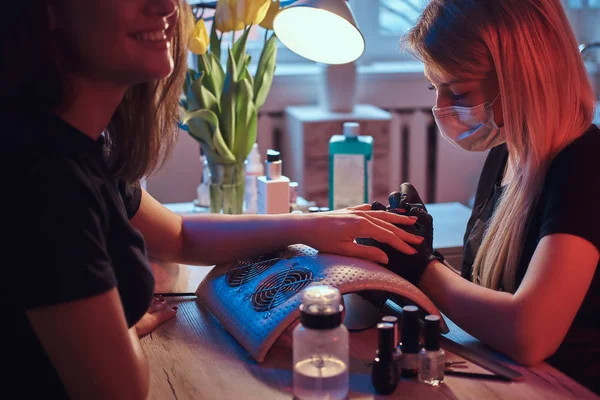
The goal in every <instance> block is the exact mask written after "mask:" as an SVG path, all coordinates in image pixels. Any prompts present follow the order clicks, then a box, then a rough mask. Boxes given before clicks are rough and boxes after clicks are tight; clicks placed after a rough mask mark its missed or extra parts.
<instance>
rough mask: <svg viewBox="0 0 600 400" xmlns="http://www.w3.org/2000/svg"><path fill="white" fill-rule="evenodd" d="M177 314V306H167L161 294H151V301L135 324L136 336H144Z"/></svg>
mask: <svg viewBox="0 0 600 400" xmlns="http://www.w3.org/2000/svg"><path fill="white" fill-rule="evenodd" d="M175 314H177V306H174V307H171V308H167V302H166V300H165V299H164V297H162V296H152V303H150V307H149V308H148V312H146V314H144V316H143V317H142V318H141V319H140V320H139V321H138V323H137V324H135V330H136V332H137V334H138V337H140V338H141V337H142V336H145V335H147V334H149V333H150V332H152V331H153V330H154V329H156V327H157V326H159V325H160V324H162V323H163V322H165V321H167V320H169V319H171V318H173V317H174V316H175Z"/></svg>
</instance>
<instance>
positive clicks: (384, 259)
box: [379, 257, 390, 264]
mask: <svg viewBox="0 0 600 400" xmlns="http://www.w3.org/2000/svg"><path fill="white" fill-rule="evenodd" d="M388 262H390V259H389V258H387V257H385V258H382V259H381V261H379V263H381V264H387V263H388Z"/></svg>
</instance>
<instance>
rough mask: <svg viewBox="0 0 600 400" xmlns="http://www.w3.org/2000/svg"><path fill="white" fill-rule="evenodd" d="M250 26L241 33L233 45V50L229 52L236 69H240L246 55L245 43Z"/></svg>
mask: <svg viewBox="0 0 600 400" xmlns="http://www.w3.org/2000/svg"><path fill="white" fill-rule="evenodd" d="M251 27H252V25H250V26H249V27H247V28H246V29H245V30H244V33H242V36H240V38H239V39H238V40H236V42H235V43H234V44H233V48H232V49H231V51H232V52H233V57H234V58H233V59H234V60H235V65H236V66H237V67H238V68H241V66H242V63H243V62H244V56H245V54H246V42H247V41H248V34H249V33H250V28H251Z"/></svg>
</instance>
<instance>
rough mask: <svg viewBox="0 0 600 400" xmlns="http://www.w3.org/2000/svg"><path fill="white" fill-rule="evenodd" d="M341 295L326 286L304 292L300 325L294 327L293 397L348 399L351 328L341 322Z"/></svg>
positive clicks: (310, 288) (334, 289)
mask: <svg viewBox="0 0 600 400" xmlns="http://www.w3.org/2000/svg"><path fill="white" fill-rule="evenodd" d="M343 309H344V307H343V305H342V296H341V294H340V292H339V290H338V289H336V288H335V287H331V286H326V285H315V286H309V287H307V288H306V289H304V291H303V292H302V304H301V305H300V324H299V325H298V326H297V327H296V328H294V333H293V343H292V347H293V358H294V398H296V399H299V400H321V399H328V400H342V399H345V398H347V395H348V385H349V375H348V358H349V345H348V329H347V328H346V327H345V326H344V324H343V323H342V311H343Z"/></svg>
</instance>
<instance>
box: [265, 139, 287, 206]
mask: <svg viewBox="0 0 600 400" xmlns="http://www.w3.org/2000/svg"><path fill="white" fill-rule="evenodd" d="M257 193H258V199H257V211H258V213H259V214H289V212H290V179H289V178H288V177H286V176H283V175H282V161H281V153H279V152H278V151H276V150H272V149H269V150H267V160H266V161H265V175H264V176H259V177H258V191H257Z"/></svg>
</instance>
